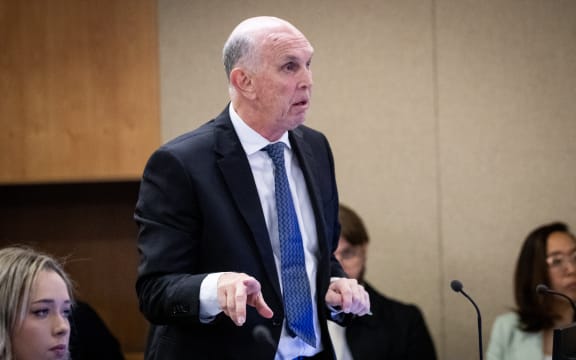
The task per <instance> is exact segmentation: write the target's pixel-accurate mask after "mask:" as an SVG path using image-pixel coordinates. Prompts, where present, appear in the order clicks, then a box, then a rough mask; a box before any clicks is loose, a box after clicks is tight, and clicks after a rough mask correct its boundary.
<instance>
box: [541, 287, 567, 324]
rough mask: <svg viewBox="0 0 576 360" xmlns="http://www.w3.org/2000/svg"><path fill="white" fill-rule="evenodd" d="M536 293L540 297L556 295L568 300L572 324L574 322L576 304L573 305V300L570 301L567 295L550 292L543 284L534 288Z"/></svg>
mask: <svg viewBox="0 0 576 360" xmlns="http://www.w3.org/2000/svg"><path fill="white" fill-rule="evenodd" d="M536 292H537V293H538V294H540V295H556V296H561V297H563V298H564V299H566V300H568V302H569V303H570V305H572V322H576V304H574V300H572V299H571V298H570V297H569V296H568V295H566V294H562V293H561V292H558V291H554V290H550V288H549V287H548V286H546V285H544V284H538V286H536Z"/></svg>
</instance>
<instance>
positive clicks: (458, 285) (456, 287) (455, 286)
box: [450, 280, 484, 360]
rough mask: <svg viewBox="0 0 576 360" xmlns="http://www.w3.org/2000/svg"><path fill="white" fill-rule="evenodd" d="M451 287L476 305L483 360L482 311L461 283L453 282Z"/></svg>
mask: <svg viewBox="0 0 576 360" xmlns="http://www.w3.org/2000/svg"><path fill="white" fill-rule="evenodd" d="M450 287H451V288H452V290H454V291H455V292H459V293H461V294H462V295H464V296H465V297H466V298H467V299H468V300H469V301H470V302H471V303H472V305H474V309H476V318H477V320H478V354H479V355H480V360H482V359H483V357H484V356H483V351H484V350H483V347H482V315H480V309H479V308H478V305H476V303H475V302H474V300H472V298H471V297H470V296H468V294H466V292H465V291H464V286H463V285H462V283H461V282H460V281H458V280H452V282H451V283H450Z"/></svg>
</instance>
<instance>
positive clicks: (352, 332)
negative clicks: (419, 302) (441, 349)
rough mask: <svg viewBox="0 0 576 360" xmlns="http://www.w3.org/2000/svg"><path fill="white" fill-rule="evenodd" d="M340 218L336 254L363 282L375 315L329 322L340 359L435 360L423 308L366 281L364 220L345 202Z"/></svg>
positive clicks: (434, 352)
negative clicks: (344, 324)
mask: <svg viewBox="0 0 576 360" xmlns="http://www.w3.org/2000/svg"><path fill="white" fill-rule="evenodd" d="M339 218H340V224H341V226H342V233H341V236H340V242H339V243H338V248H337V250H336V257H337V258H338V260H339V261H340V262H341V263H342V267H343V268H344V270H345V271H346V273H348V275H349V276H350V277H352V278H355V279H357V280H358V281H359V282H360V283H362V284H364V286H365V288H366V290H367V291H368V294H369V296H370V305H371V310H372V316H364V317H361V318H357V319H354V321H353V322H352V323H351V324H350V325H349V326H348V327H346V328H342V327H340V326H339V325H332V324H330V334H331V336H332V339H333V341H334V344H335V349H336V354H337V355H338V360H352V359H356V360H372V359H373V360H436V350H435V348H434V343H433V342H432V337H431V336H430V333H429V332H428V328H427V326H426V322H425V321H424V317H423V316H422V313H421V312H420V309H419V308H418V307H417V306H415V305H409V304H404V303H402V302H399V301H396V300H393V299H390V298H388V297H386V296H384V295H382V294H380V293H379V292H378V291H376V289H374V288H373V287H372V286H370V285H369V284H367V283H366V282H365V281H364V272H365V270H366V250H367V247H368V242H369V237H368V231H367V230H366V228H365V227H364V223H363V221H362V219H361V218H360V217H359V216H358V214H356V212H354V211H353V210H352V209H350V208H349V207H348V206H345V205H340V212H339Z"/></svg>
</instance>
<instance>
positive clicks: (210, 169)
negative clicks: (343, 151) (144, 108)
mask: <svg viewBox="0 0 576 360" xmlns="http://www.w3.org/2000/svg"><path fill="white" fill-rule="evenodd" d="M289 138H290V142H291V144H292V146H293V151H294V153H295V156H297V158H298V161H299V163H300V166H301V167H302V172H303V174H304V177H305V180H306V184H307V187H308V191H309V193H310V199H311V202H312V207H313V210H314V214H315V221H316V227H317V233H318V242H319V244H318V245H319V254H318V256H317V261H318V274H317V279H316V287H317V299H316V303H317V307H318V316H319V318H320V319H319V320H320V326H321V336H322V339H323V346H324V349H325V350H326V352H327V354H328V355H329V357H328V358H332V357H333V356H332V354H333V351H332V346H331V343H330V339H329V336H328V335H327V334H328V332H327V331H328V330H327V325H326V319H327V316H328V310H327V308H326V306H325V301H324V296H325V294H326V291H327V289H328V285H329V279H330V277H331V276H345V275H344V272H343V271H342V268H341V267H340V264H339V263H338V261H337V260H336V259H335V258H334V256H333V255H332V253H333V252H334V250H335V248H336V246H337V243H338V236H339V231H340V229H339V224H338V193H337V189H336V181H335V173H334V162H333V157H332V152H331V149H330V146H329V144H328V141H327V140H326V138H325V137H324V135H322V134H321V133H319V132H317V131H315V130H312V129H310V128H308V127H306V126H300V127H298V128H297V129H295V130H293V131H290V132H289ZM135 220H136V222H137V223H138V225H139V234H138V250H139V253H140V265H139V268H138V279H137V283H136V289H137V294H138V298H139V301H140V309H141V311H142V313H143V314H144V315H145V317H146V318H147V319H148V320H149V321H150V322H151V323H152V326H151V329H150V334H149V340H148V345H147V350H146V359H147V360H151V359H170V360H178V359H190V358H198V359H272V358H273V356H274V353H275V351H276V345H277V343H278V340H279V337H280V333H281V330H282V329H281V326H282V322H283V318H284V310H283V303H282V294H281V292H280V283H279V277H278V274H277V272H276V266H275V263H274V258H273V254H272V247H271V244H270V239H269V236H268V231H267V228H266V223H265V219H264V215H263V212H262V209H261V205H260V201H259V197H258V193H257V189H256V185H255V182H254V178H253V175H252V171H251V169H250V165H249V162H248V159H247V157H246V154H245V152H244V150H243V148H242V146H241V144H240V141H239V139H238V136H237V135H236V132H235V131H234V128H233V126H232V122H231V120H230V117H229V114H228V107H226V109H225V110H224V111H223V112H222V113H221V114H220V115H219V116H218V117H216V118H215V119H213V120H211V121H209V122H208V123H206V124H204V125H203V126H201V127H200V128H198V129H196V130H194V131H192V132H189V133H186V134H184V135H181V136H179V137H178V138H176V139H174V140H172V141H170V142H168V143H167V144H165V145H163V146H161V147H160V148H159V149H158V150H157V151H156V152H154V154H153V155H152V156H151V157H150V159H149V160H148V163H147V165H146V167H145V170H144V174H143V177H142V182H141V186H140V194H139V199H138V202H137V205H136V211H135ZM221 271H234V272H243V273H247V274H249V275H251V276H253V277H254V278H256V279H257V280H258V281H260V284H261V285H262V293H263V296H264V299H265V301H266V302H267V303H268V305H269V306H270V307H271V308H272V310H273V311H274V317H273V318H272V319H265V318H263V317H261V316H260V315H258V314H257V312H256V311H255V310H254V309H253V308H252V307H249V306H248V309H247V319H246V323H245V324H244V326H242V327H238V326H236V325H234V324H233V322H232V321H231V320H230V319H229V318H228V317H226V316H225V315H224V314H220V315H219V316H218V317H217V318H216V319H215V321H213V322H212V323H210V324H203V323H201V322H200V321H199V291H200V284H201V282H202V280H203V279H204V277H205V276H206V275H207V274H209V273H213V272H221ZM259 324H262V325H264V326H266V327H268V328H269V329H270V331H271V335H272V338H273V340H274V342H275V344H262V343H259V342H258V339H254V336H253V334H252V331H253V329H254V327H255V326H256V325H259Z"/></svg>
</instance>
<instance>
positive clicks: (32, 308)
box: [12, 270, 71, 360]
mask: <svg viewBox="0 0 576 360" xmlns="http://www.w3.org/2000/svg"><path fill="white" fill-rule="evenodd" d="M70 308H71V303H70V295H69V293H68V288H67V287H66V283H65V282H64V280H63V279H62V278H61V277H60V275H58V274H57V273H56V272H54V271H49V270H42V271H40V273H39V274H38V277H37V278H36V281H35V282H34V285H33V286H32V292H31V294H30V304H29V305H28V311H27V313H26V316H25V317H24V321H23V322H22V324H20V326H19V327H17V328H16V329H14V331H13V336H12V346H13V352H14V357H15V359H16V360H65V359H68V340H69V338H70V322H69V319H68V318H69V315H70Z"/></svg>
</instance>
